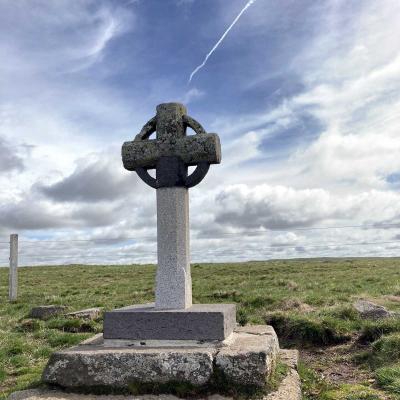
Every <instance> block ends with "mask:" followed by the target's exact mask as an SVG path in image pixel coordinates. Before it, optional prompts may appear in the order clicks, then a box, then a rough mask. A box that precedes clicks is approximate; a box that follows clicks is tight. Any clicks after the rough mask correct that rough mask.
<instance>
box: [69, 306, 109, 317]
mask: <svg viewBox="0 0 400 400" xmlns="http://www.w3.org/2000/svg"><path fill="white" fill-rule="evenodd" d="M66 315H67V316H68V317H73V318H82V319H90V320H93V319H96V318H98V317H99V316H100V315H101V308H99V307H93V308H86V309H85V310H79V311H74V312H70V313H68V314H66Z"/></svg>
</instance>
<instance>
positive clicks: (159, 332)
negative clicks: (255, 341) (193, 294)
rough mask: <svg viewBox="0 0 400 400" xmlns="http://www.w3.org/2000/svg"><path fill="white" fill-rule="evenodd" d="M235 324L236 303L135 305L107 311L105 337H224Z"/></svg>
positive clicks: (139, 338) (173, 338) (175, 338)
mask: <svg viewBox="0 0 400 400" xmlns="http://www.w3.org/2000/svg"><path fill="white" fill-rule="evenodd" d="M235 327H236V306H235V305H234V304H194V305H192V307H189V308H187V309H185V310H160V309H157V308H155V307H154V304H145V305H134V306H129V307H124V308H120V309H116V310H113V311H110V312H106V313H105V316H104V339H112V340H116V339H124V340H143V341H146V340H174V341H179V340H192V341H193V340H195V341H213V340H220V341H222V340H224V339H225V338H226V337H228V336H229V335H230V334H231V333H232V331H233V330H234V329H235Z"/></svg>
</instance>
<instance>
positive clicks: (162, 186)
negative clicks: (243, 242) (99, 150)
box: [122, 103, 221, 309]
mask: <svg viewBox="0 0 400 400" xmlns="http://www.w3.org/2000/svg"><path fill="white" fill-rule="evenodd" d="M188 127H189V128H191V129H193V131H194V132H195V134H194V135H187V134H186V129H187V128H188ZM154 132H156V138H155V139H151V138H150V136H151V135H152V134H153V133H154ZM122 161H123V164H124V167H125V168H126V169H127V170H129V171H136V173H137V174H138V175H139V177H140V178H141V179H142V180H143V181H144V182H146V183H147V184H148V185H150V186H151V187H153V188H156V189H157V257H158V268H157V276H156V301H155V307H156V308H157V309H186V308H189V307H191V306H192V281H191V274H190V248H189V196H188V188H190V187H193V186H195V185H197V184H198V183H199V182H201V180H202V179H203V178H204V177H205V176H206V174H207V172H208V169H209V167H210V164H219V163H220V162H221V145H220V141H219V137H218V135H217V134H215V133H206V132H205V130H204V129H203V128H202V126H201V125H200V124H199V123H198V122H197V121H195V120H194V119H193V118H191V117H189V116H188V115H187V113H186V108H185V107H184V106H183V105H182V104H179V103H165V104H160V105H158V106H157V113H156V116H155V117H154V118H152V119H151V120H150V121H149V122H147V124H146V125H144V127H143V129H142V130H141V132H140V133H139V134H138V135H137V136H136V138H135V140H133V141H130V142H125V143H124V144H123V146H122ZM189 166H196V168H195V170H194V171H193V173H192V174H190V175H189V174H188V167H189ZM149 169H155V170H156V177H155V178H153V177H152V176H151V175H150V174H149V172H148V170H149Z"/></svg>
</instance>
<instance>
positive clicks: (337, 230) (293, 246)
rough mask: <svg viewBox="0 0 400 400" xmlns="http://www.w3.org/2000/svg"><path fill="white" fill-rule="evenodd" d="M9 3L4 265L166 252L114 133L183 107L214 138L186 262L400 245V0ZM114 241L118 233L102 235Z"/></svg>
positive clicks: (4, 48)
mask: <svg viewBox="0 0 400 400" xmlns="http://www.w3.org/2000/svg"><path fill="white" fill-rule="evenodd" d="M246 4H247V0H118V1H117V0H72V1H71V0H51V1H48V0H19V1H12V0H0V58H1V60H2V62H1V63H0V185H1V188H2V190H1V191H0V242H1V243H0V265H4V266H5V265H7V263H8V244H7V241H8V238H9V235H10V234H11V233H18V234H19V238H20V245H19V247H20V264H21V265H40V264H60V263H61V264H70V263H115V264H121V263H136V262H137V263H147V262H155V261H156V201H155V191H154V189H152V188H150V187H148V186H146V185H145V184H144V183H143V182H142V181H140V180H139V178H138V177H137V176H136V174H135V173H134V172H129V171H126V170H124V169H123V166H122V162H121V155H120V152H121V145H122V143H123V142H124V141H127V140H132V139H133V138H134V137H135V135H136V134H137V133H138V132H139V131H140V129H141V127H142V126H143V125H144V124H145V123H146V122H147V121H148V120H149V119H150V118H152V117H153V116H154V115H155V108H156V106H157V104H160V103H163V102H171V101H176V102H182V103H184V104H185V105H186V106H187V108H188V113H189V115H190V116H192V117H193V118H195V119H196V120H198V121H199V122H200V123H201V124H202V125H203V127H204V128H205V129H206V131H207V132H216V133H218V134H219V136H220V138H221V144H222V163H221V164H220V165H213V166H212V167H211V168H210V172H209V173H208V175H207V176H206V178H205V179H204V181H203V182H202V183H201V184H199V185H198V186H196V187H195V188H193V189H190V223H191V252H192V261H193V262H202V261H204V262H210V261H213V262H224V261H246V260H264V259H272V258H297V257H331V256H340V257H351V256H399V255H400V192H399V189H400V157H399V154H400V135H399V133H400V132H399V130H400V46H399V41H398V38H399V37H400V24H399V15H400V2H399V1H397V0H380V1H378V0H363V1H356V2H349V1H341V0H321V1H318V2H316V1H308V0H296V1H295V0H282V1H272V0H256V1H254V2H253V3H252V4H251V6H249V7H248V8H247V9H246V10H245V12H243V14H242V15H241V17H240V19H239V20H238V21H237V23H236V24H235V25H234V26H233V27H232V29H231V30H230V31H229V33H228V34H227V35H226V36H225V38H224V39H223V41H222V42H221V43H220V44H219V46H218V48H217V49H216V50H215V51H214V52H213V54H212V55H211V56H210V57H209V58H208V60H207V63H206V65H205V66H204V67H203V68H201V69H200V70H198V72H197V73H196V74H195V75H194V76H193V78H192V80H191V81H190V82H189V78H190V75H191V73H192V72H193V71H194V70H195V68H196V67H197V66H199V65H200V64H201V63H202V62H203V60H204V58H205V56H206V55H207V53H209V52H210V50H211V49H212V48H213V46H214V45H215V44H216V43H217V42H218V40H219V39H220V38H221V36H222V35H223V34H224V32H225V31H226V30H227V28H228V27H229V26H230V25H231V24H232V22H233V21H234V20H235V18H236V17H237V16H238V14H239V13H240V12H241V10H243V8H244V7H245V5H246ZM102 239H112V240H102Z"/></svg>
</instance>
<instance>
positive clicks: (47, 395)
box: [7, 389, 297, 400]
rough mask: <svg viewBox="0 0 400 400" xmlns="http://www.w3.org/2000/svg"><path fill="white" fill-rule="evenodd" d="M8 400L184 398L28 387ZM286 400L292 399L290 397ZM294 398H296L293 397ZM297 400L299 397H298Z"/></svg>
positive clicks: (215, 398) (215, 397) (214, 398)
mask: <svg viewBox="0 0 400 400" xmlns="http://www.w3.org/2000/svg"><path fill="white" fill-rule="evenodd" d="M7 400H182V399H181V398H179V397H176V396H173V395H170V394H159V395H152V394H145V395H135V396H133V395H128V396H123V395H90V394H79V393H67V392H64V391H62V390H50V389H28V390H21V391H18V392H14V393H12V394H11V395H10V396H9V397H8V398H7ZM196 400H231V398H230V397H224V396H221V395H219V394H212V395H210V396H207V397H198V398H196ZM286 400H292V399H290V398H288V399H286ZM293 400H294V399H293ZM296 400H297V399H296Z"/></svg>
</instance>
